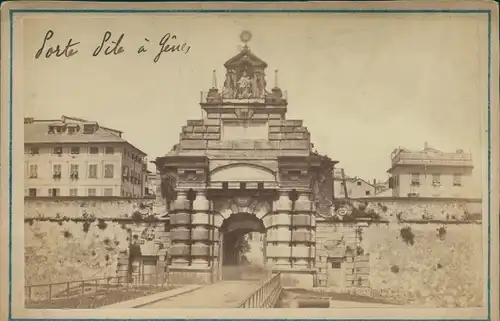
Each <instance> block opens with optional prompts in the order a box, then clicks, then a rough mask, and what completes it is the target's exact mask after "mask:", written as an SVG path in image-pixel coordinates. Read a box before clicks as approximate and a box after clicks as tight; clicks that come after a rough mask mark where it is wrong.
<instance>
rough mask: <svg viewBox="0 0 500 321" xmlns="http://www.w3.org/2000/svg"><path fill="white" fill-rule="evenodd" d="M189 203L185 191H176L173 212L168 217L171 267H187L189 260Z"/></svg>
mask: <svg viewBox="0 0 500 321" xmlns="http://www.w3.org/2000/svg"><path fill="white" fill-rule="evenodd" d="M189 211H190V202H189V200H188V199H187V192H186V191H178V192H177V199H176V200H175V202H174V204H173V211H172V214H171V216H170V224H171V226H172V227H171V230H170V237H171V241H172V246H171V248H170V256H171V257H172V266H173V267H175V266H188V264H189V260H190V255H191V253H190V240H191V235H190V225H191V216H190V213H189Z"/></svg>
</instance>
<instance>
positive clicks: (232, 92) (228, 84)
mask: <svg viewBox="0 0 500 321" xmlns="http://www.w3.org/2000/svg"><path fill="white" fill-rule="evenodd" d="M222 95H223V97H224V98H235V96H236V73H235V72H234V70H232V69H230V70H228V72H227V74H226V80H225V81H224V88H223V89H222Z"/></svg>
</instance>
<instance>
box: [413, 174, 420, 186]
mask: <svg viewBox="0 0 500 321" xmlns="http://www.w3.org/2000/svg"><path fill="white" fill-rule="evenodd" d="M411 185H420V174H419V173H413V174H411Z"/></svg>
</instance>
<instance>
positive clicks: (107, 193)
mask: <svg viewBox="0 0 500 321" xmlns="http://www.w3.org/2000/svg"><path fill="white" fill-rule="evenodd" d="M103 195H104V196H113V189H112V188H105V189H104V192H103Z"/></svg>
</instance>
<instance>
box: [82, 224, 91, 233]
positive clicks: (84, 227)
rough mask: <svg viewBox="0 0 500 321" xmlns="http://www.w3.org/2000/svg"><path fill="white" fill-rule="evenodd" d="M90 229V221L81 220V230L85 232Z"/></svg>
mask: <svg viewBox="0 0 500 321" xmlns="http://www.w3.org/2000/svg"><path fill="white" fill-rule="evenodd" d="M89 229H90V222H83V231H84V232H85V233H87V232H88V231H89Z"/></svg>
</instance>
